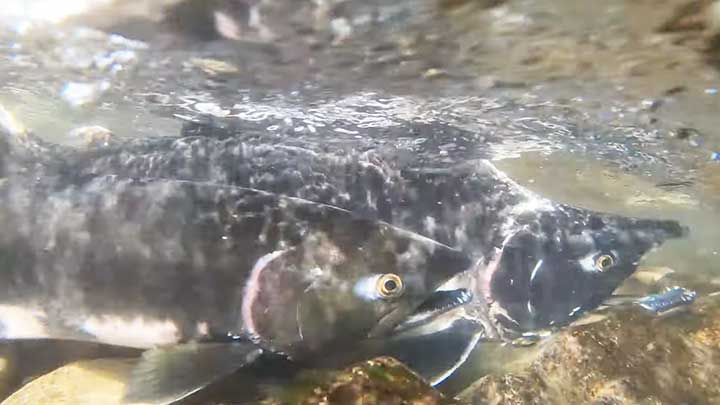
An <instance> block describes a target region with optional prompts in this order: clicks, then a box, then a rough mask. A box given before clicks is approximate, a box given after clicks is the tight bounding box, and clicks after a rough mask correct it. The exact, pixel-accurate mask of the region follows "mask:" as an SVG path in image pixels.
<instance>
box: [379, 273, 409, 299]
mask: <svg viewBox="0 0 720 405" xmlns="http://www.w3.org/2000/svg"><path fill="white" fill-rule="evenodd" d="M377 291H378V293H379V294H380V296H381V297H382V298H393V297H397V296H399V295H400V294H402V292H403V282H402V279H401V278H400V276H398V275H397V274H392V273H387V274H383V275H382V276H380V278H378V281H377Z"/></svg>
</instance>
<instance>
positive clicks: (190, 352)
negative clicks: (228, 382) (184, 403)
mask: <svg viewBox="0 0 720 405" xmlns="http://www.w3.org/2000/svg"><path fill="white" fill-rule="evenodd" d="M261 353H262V349H260V348H259V347H258V346H256V345H254V344H252V343H249V342H236V343H198V342H190V343H184V344H179V345H172V346H165V347H157V348H154V349H150V350H147V351H146V352H144V353H143V355H142V357H141V359H140V361H139V362H138V364H137V365H136V366H135V367H134V369H133V371H132V375H131V378H130V383H129V384H128V387H127V389H126V392H125V398H124V399H125V401H126V402H129V403H135V402H150V403H153V404H167V403H172V402H175V401H178V400H180V399H182V398H186V397H188V396H189V395H192V394H193V393H195V392H197V391H199V390H201V389H203V388H205V387H207V386H208V385H210V384H211V383H213V382H215V381H217V380H219V379H220V378H222V377H224V376H227V375H229V374H231V373H233V372H234V371H236V370H238V369H240V368H242V367H243V366H245V365H247V364H249V363H252V362H254V361H255V360H256V359H257V358H258V357H259V356H260V354H261Z"/></svg>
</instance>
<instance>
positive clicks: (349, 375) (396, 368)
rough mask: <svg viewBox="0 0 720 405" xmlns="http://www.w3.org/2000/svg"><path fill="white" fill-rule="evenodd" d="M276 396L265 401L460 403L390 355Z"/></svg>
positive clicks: (364, 404) (306, 404) (268, 404)
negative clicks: (444, 394) (447, 396)
mask: <svg viewBox="0 0 720 405" xmlns="http://www.w3.org/2000/svg"><path fill="white" fill-rule="evenodd" d="M275 396H276V398H269V399H266V400H264V401H263V402H262V404H263V405H280V404H302V405H310V404H329V405H332V404H348V405H350V404H362V405H374V404H388V405H391V404H416V405H430V404H433V405H440V404H445V405H451V404H459V402H457V401H456V400H454V399H450V398H446V397H445V396H443V394H441V393H440V392H438V391H437V390H435V389H434V388H432V387H431V386H430V385H429V384H428V383H427V382H425V381H423V380H422V378H420V377H419V376H418V375H417V374H415V373H414V372H412V371H411V370H409V369H408V368H407V367H405V366H404V365H403V364H402V363H400V362H398V361H397V360H395V359H393V358H390V357H379V358H376V359H373V360H368V361H365V362H362V363H359V364H356V365H354V366H351V367H348V368H346V369H345V370H343V371H341V372H337V373H330V374H327V375H326V376H325V377H324V378H323V379H321V380H319V382H318V383H316V384H315V383H311V384H307V385H306V386H304V387H299V388H298V389H294V390H284V391H283V392H282V393H278V394H276V395H275Z"/></svg>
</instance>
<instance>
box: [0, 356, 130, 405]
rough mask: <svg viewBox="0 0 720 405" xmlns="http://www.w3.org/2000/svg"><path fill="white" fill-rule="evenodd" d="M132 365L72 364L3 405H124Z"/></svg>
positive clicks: (113, 361)
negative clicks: (123, 398) (126, 384)
mask: <svg viewBox="0 0 720 405" xmlns="http://www.w3.org/2000/svg"><path fill="white" fill-rule="evenodd" d="M133 365H134V361H132V360H120V359H98V360H89V361H81V362H76V363H71V364H68V365H66V366H64V367H61V368H59V369H57V370H55V371H53V372H50V373H48V374H45V375H44V376H42V377H39V378H37V379H35V380H33V381H32V382H30V383H28V384H27V385H25V386H24V387H23V388H21V389H20V390H19V391H17V392H15V393H14V394H12V395H11V396H10V397H9V398H7V399H6V400H5V401H3V402H2V404H3V405H30V404H46V405H61V404H62V405H65V404H67V405H91V404H92V405H95V404H103V405H113V404H122V403H123V402H122V397H123V395H124V392H125V391H124V389H125V384H124V382H125V381H126V380H127V379H128V377H129V375H130V371H131V370H132V366H133ZM138 405H140V404H138Z"/></svg>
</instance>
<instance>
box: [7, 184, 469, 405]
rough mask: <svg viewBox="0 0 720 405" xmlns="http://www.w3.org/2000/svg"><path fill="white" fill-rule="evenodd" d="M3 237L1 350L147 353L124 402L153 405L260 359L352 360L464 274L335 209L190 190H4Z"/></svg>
mask: <svg viewBox="0 0 720 405" xmlns="http://www.w3.org/2000/svg"><path fill="white" fill-rule="evenodd" d="M0 228H2V229H3V232H2V233H1V234H0V261H1V263H2V269H3V271H2V272H1V273H0V337H2V338H3V339H38V338H54V339H73V340H88V341H99V342H102V343H109V344H115V345H122V346H131V347H138V348H143V349H150V350H148V351H147V352H145V354H144V356H143V361H142V362H141V363H140V364H139V365H138V368H137V370H136V373H135V375H134V381H133V383H132V384H131V386H130V388H129V390H130V391H129V392H128V398H129V399H134V400H152V401H155V402H165V401H172V400H176V399H178V398H181V397H184V396H186V395H189V394H191V393H192V392H194V391H196V390H198V389H200V388H202V387H203V386H205V385H206V384H208V383H210V382H212V381H213V380H214V379H216V378H218V377H220V376H223V375H226V374H229V373H231V372H233V371H235V370H236V369H238V368H240V367H242V366H243V365H245V364H248V363H252V362H253V361H254V360H255V359H256V358H257V357H258V356H259V355H260V354H261V353H262V352H263V351H269V352H273V353H283V354H285V355H287V356H288V357H289V358H290V359H291V360H295V361H298V362H301V363H307V364H310V365H311V364H313V362H314V359H316V358H322V360H323V363H328V359H332V358H333V356H334V355H335V354H337V355H338V358H343V359H346V358H348V357H353V355H354V357H355V358H358V357H359V358H361V357H362V356H363V353H362V352H359V353H352V355H351V353H349V352H352V351H353V348H355V347H357V345H358V344H359V343H360V342H363V341H365V340H382V339H384V338H386V337H388V336H391V335H392V334H394V333H395V331H396V330H398V329H402V328H403V322H404V321H406V320H407V319H408V317H410V316H411V315H413V313H415V312H416V311H417V310H421V311H424V312H429V311H433V310H434V308H432V304H425V305H424V304H423V303H425V302H431V303H432V301H433V296H434V294H436V292H435V290H436V289H437V288H438V287H439V286H440V285H441V284H443V283H444V282H446V281H447V280H448V279H450V278H451V277H453V276H454V275H456V274H458V273H459V272H461V271H464V270H467V269H468V268H469V267H470V265H471V261H470V260H469V259H468V258H467V256H466V255H464V254H462V253H460V252H459V251H457V250H454V249H451V248H449V247H447V246H445V245H442V244H440V243H437V242H435V241H432V240H430V239H427V238H425V237H422V236H419V235H416V234H413V233H410V232H407V231H403V230H401V229H398V228H395V227H392V226H390V225H388V224H386V223H383V222H377V221H372V220H367V219H364V218H360V217H357V216H355V215H353V214H352V213H350V212H348V211H345V210H342V209H338V208H335V207H331V206H327V205H323V204H316V203H312V202H308V201H305V200H300V199H295V198H287V197H281V196H278V195H275V194H272V193H266V192H262V191H257V190H252V189H245V188H238V187H231V186H221V185H212V184H203V183H193V182H187V181H173V180H152V179H149V180H130V179H121V178H117V177H115V176H100V177H96V178H92V179H89V180H87V181H82V182H80V181H79V182H76V183H75V184H73V185H67V186H66V187H62V188H55V187H47V186H46V185H44V184H41V183H36V184H34V183H33V182H32V181H31V180H29V179H28V178H26V177H23V176H20V175H18V176H17V177H9V178H6V179H4V181H3V182H2V183H0ZM458 293H459V294H460V292H458ZM443 294H446V293H443ZM460 296H462V297H467V298H468V299H469V295H467V293H465V292H463V293H462V294H460ZM465 302H467V300H464V301H463V300H461V301H458V302H457V305H461V304H464V303H465ZM438 313H441V311H438ZM359 351H361V350H359ZM343 361H344V360H343Z"/></svg>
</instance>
